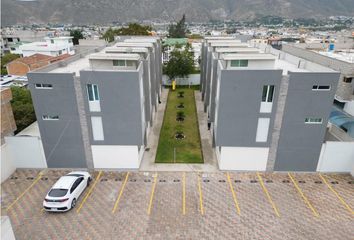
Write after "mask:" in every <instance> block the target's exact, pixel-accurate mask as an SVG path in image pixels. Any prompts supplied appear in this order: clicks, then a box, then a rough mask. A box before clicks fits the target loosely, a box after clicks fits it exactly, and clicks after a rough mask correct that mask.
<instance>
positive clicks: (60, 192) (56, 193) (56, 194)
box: [48, 188, 68, 197]
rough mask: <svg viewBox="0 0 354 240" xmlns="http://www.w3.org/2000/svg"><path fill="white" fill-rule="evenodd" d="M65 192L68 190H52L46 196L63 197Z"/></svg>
mask: <svg viewBox="0 0 354 240" xmlns="http://www.w3.org/2000/svg"><path fill="white" fill-rule="evenodd" d="M67 192H68V189H63V188H53V189H52V190H50V192H49V193H48V196H50V197H64V196H65V195H66V193H67Z"/></svg>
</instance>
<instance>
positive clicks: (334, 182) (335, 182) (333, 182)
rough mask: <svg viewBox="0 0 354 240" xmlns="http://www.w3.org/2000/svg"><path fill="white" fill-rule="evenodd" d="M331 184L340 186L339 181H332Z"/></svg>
mask: <svg viewBox="0 0 354 240" xmlns="http://www.w3.org/2000/svg"><path fill="white" fill-rule="evenodd" d="M331 183H332V184H339V182H337V181H332V182H331Z"/></svg>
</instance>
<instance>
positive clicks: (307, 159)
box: [274, 73, 339, 171]
mask: <svg viewBox="0 0 354 240" xmlns="http://www.w3.org/2000/svg"><path fill="white" fill-rule="evenodd" d="M338 78H339V73H290V76H289V87H288V92H287V97H286V103H285V109H284V114H283V119H282V125H281V130H280V137H279V143H278V148H277V154H276V160H275V166H274V170H276V171H316V167H317V163H318V158H319V155H320V151H321V147H322V143H323V141H324V136H325V133H326V126H327V122H328V117H329V114H330V111H331V108H332V104H333V98H334V94H335V91H336V86H337V82H338ZM329 84H330V85H331V90H330V91H312V86H313V85H329ZM307 117H316V118H317V117H319V118H322V119H323V121H322V124H305V118H307Z"/></svg>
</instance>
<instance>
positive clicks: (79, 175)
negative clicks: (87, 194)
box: [66, 173, 84, 177]
mask: <svg viewBox="0 0 354 240" xmlns="http://www.w3.org/2000/svg"><path fill="white" fill-rule="evenodd" d="M66 176H74V177H83V176H84V175H82V174H77V173H72V174H70V173H69V174H66Z"/></svg>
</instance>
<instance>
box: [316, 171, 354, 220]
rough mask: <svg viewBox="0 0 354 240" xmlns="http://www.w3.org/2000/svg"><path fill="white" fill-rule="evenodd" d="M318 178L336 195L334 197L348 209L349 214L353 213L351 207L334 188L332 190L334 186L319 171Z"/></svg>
mask: <svg viewBox="0 0 354 240" xmlns="http://www.w3.org/2000/svg"><path fill="white" fill-rule="evenodd" d="M319 175H320V178H321V179H322V181H323V182H324V183H325V184H326V185H327V187H328V188H329V189H330V190H331V191H332V192H333V193H334V195H336V197H337V198H338V199H339V201H340V202H341V203H342V204H343V206H344V207H345V208H346V209H348V211H349V212H350V213H351V214H354V211H353V209H351V208H350V206H349V205H348V204H347V203H346V202H345V201H344V199H343V198H342V197H341V196H340V195H339V194H338V193H337V192H336V190H334V188H333V187H332V186H331V185H329V184H328V182H327V180H326V178H325V177H324V176H322V174H321V173H320V174H319Z"/></svg>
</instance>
